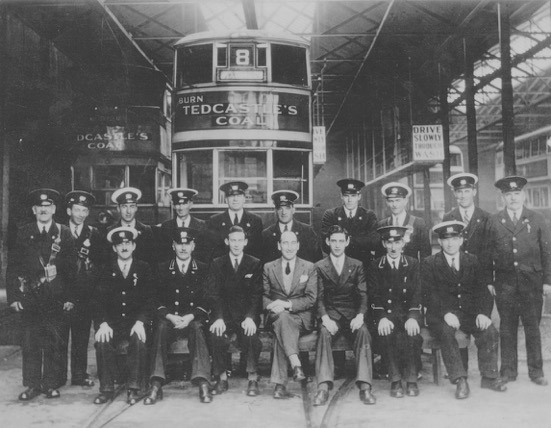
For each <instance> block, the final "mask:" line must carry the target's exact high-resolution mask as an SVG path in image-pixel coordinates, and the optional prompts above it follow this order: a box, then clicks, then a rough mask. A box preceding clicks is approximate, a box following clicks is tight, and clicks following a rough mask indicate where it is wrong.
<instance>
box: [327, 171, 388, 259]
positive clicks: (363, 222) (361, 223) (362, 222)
mask: <svg viewBox="0 0 551 428" xmlns="http://www.w3.org/2000/svg"><path fill="white" fill-rule="evenodd" d="M337 186H339V187H340V189H341V199H342V203H343V204H342V206H340V207H336V208H331V209H328V210H326V211H325V213H324V214H323V218H322V224H321V240H322V248H323V251H324V252H326V253H328V254H329V252H330V250H329V247H328V246H327V243H326V242H325V238H327V232H328V231H329V228H330V227H331V226H334V225H338V226H341V227H344V228H345V229H346V230H347V231H348V233H349V234H350V244H349V245H348V247H346V255H347V256H349V257H352V258H354V259H357V260H360V261H361V262H362V263H363V264H364V267H367V265H368V264H369V262H370V261H371V259H372V252H374V251H375V250H377V249H378V248H379V245H380V244H379V235H378V234H377V231H376V229H377V216H376V215H375V213H374V212H373V211H372V210H368V209H366V208H363V207H361V206H359V202H360V200H361V198H362V195H361V190H362V188H363V187H364V186H365V185H364V183H362V182H361V181H359V180H354V179H351V178H345V179H343V180H339V181H337Z"/></svg>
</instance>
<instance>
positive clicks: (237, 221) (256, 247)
mask: <svg viewBox="0 0 551 428" xmlns="http://www.w3.org/2000/svg"><path fill="white" fill-rule="evenodd" d="M248 188H249V186H248V185H247V183H244V182H242V181H232V182H229V183H225V184H223V185H222V186H220V190H221V191H222V192H224V194H225V195H226V202H227V203H228V209H227V211H224V212H223V213H220V214H216V215H213V216H212V217H211V218H210V219H209V220H208V222H207V229H208V230H209V232H210V233H211V235H212V239H213V240H214V243H213V245H214V250H213V255H212V257H213V258H215V257H220V256H222V255H224V254H225V253H226V244H225V243H224V241H225V239H226V238H227V236H228V231H229V230H230V228H231V227H232V226H241V227H242V228H243V230H244V231H245V234H246V235H247V241H248V244H247V247H246V248H245V252H246V253H247V254H250V255H251V256H253V257H256V258H258V259H260V257H261V251H262V219H261V218H260V217H259V216H257V215H256V214H253V213H251V212H249V211H247V210H245V209H243V206H244V205H245V192H246V191H247V189H248Z"/></svg>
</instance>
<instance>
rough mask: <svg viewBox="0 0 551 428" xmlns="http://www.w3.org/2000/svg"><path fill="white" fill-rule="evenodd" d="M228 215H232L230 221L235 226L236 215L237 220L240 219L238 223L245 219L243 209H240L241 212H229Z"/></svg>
mask: <svg viewBox="0 0 551 428" xmlns="http://www.w3.org/2000/svg"><path fill="white" fill-rule="evenodd" d="M228 214H229V215H230V220H231V222H232V224H233V219H234V218H235V215H236V214H237V219H238V222H237V223H241V219H242V218H243V208H242V209H240V210H239V211H232V210H228Z"/></svg>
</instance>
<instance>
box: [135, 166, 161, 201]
mask: <svg viewBox="0 0 551 428" xmlns="http://www.w3.org/2000/svg"><path fill="white" fill-rule="evenodd" d="M129 171H130V180H129V183H130V186H131V187H136V188H138V189H140V190H141V191H142V199H140V203H141V204H154V203H156V201H155V197H156V195H155V174H157V168H156V167H155V166H131V167H130V168H129Z"/></svg>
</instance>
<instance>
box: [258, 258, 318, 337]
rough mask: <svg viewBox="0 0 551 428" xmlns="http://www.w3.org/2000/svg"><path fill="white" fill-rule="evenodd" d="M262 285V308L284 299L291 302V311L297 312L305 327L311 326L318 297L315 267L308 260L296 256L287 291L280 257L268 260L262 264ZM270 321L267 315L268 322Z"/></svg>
mask: <svg viewBox="0 0 551 428" xmlns="http://www.w3.org/2000/svg"><path fill="white" fill-rule="evenodd" d="M262 283H263V287H264V291H263V296H262V306H263V308H264V309H266V307H267V306H268V305H269V304H270V303H272V302H273V301H274V300H278V299H279V300H286V301H289V302H291V304H292V308H291V310H290V312H291V313H293V314H297V315H298V316H299V317H300V318H301V320H302V323H303V325H304V326H306V328H307V329H309V330H310V329H312V327H313V321H314V317H313V312H314V309H315V305H316V300H317V297H318V280H317V274H316V268H315V266H314V264H313V263H310V262H309V261H306V260H302V259H300V258H298V257H297V258H296V262H295V269H294V272H293V280H292V283H291V288H290V291H289V293H287V291H286V290H285V285H284V282H283V268H282V259H281V258H279V259H277V260H274V261H271V262H268V263H266V264H265V265H264V271H263V273H262ZM271 321H272V317H271V314H269V315H268V323H270V322H271Z"/></svg>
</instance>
